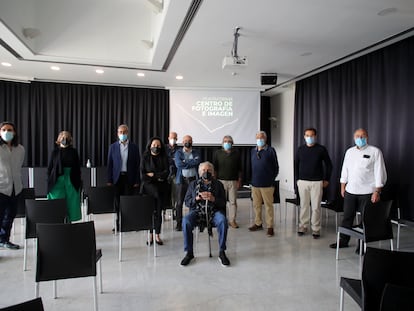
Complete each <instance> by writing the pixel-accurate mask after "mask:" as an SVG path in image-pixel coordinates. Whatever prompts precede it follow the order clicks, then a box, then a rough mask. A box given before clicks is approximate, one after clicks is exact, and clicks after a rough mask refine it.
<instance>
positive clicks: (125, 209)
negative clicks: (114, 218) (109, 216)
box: [119, 195, 156, 232]
mask: <svg viewBox="0 0 414 311" xmlns="http://www.w3.org/2000/svg"><path fill="white" fill-rule="evenodd" d="M155 206H156V202H155V199H154V197H152V196H150V195H131V196H123V195H121V197H120V202H119V215H120V216H119V217H120V229H119V231H121V232H128V231H139V230H151V229H152V228H153V227H154V211H155Z"/></svg>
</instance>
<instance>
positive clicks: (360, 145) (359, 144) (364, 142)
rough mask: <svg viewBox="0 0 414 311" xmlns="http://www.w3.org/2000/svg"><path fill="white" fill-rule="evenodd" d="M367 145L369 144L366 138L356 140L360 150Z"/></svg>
mask: <svg viewBox="0 0 414 311" xmlns="http://www.w3.org/2000/svg"><path fill="white" fill-rule="evenodd" d="M366 144H367V139H366V138H365V137H358V138H355V145H357V146H358V147H359V148H362V147H364V146H365V145H366Z"/></svg>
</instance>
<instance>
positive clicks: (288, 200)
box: [285, 194, 300, 226]
mask: <svg viewBox="0 0 414 311" xmlns="http://www.w3.org/2000/svg"><path fill="white" fill-rule="evenodd" d="M288 204H292V205H293V207H294V208H295V215H296V226H297V225H298V223H299V209H300V200H299V195H298V194H296V197H294V198H286V199H285V224H286V218H287V207H288Z"/></svg>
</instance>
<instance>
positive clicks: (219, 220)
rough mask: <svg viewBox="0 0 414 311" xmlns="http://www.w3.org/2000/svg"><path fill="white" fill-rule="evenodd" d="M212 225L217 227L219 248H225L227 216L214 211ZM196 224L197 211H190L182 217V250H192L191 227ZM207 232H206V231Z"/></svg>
mask: <svg viewBox="0 0 414 311" xmlns="http://www.w3.org/2000/svg"><path fill="white" fill-rule="evenodd" d="M212 225H213V227H216V228H217V232H218V243H219V250H220V251H225V250H226V240H227V229H228V228H229V226H228V223H227V218H226V216H225V215H223V214H222V213H221V212H215V213H214V216H213V224H212ZM196 226H197V212H195V211H193V210H192V211H190V212H189V213H188V214H187V215H186V216H185V217H184V218H183V235H184V251H186V252H190V253H192V252H193V229H194V228H195V227H196ZM207 234H208V233H207Z"/></svg>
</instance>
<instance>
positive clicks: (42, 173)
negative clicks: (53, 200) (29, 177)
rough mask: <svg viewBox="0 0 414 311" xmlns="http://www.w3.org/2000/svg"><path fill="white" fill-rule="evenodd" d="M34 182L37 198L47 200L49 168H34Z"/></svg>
mask: <svg viewBox="0 0 414 311" xmlns="http://www.w3.org/2000/svg"><path fill="white" fill-rule="evenodd" d="M33 182H34V188H35V193H36V198H45V197H46V196H47V167H34V168H33Z"/></svg>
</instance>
